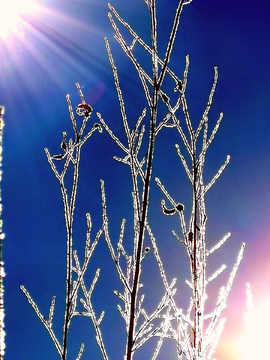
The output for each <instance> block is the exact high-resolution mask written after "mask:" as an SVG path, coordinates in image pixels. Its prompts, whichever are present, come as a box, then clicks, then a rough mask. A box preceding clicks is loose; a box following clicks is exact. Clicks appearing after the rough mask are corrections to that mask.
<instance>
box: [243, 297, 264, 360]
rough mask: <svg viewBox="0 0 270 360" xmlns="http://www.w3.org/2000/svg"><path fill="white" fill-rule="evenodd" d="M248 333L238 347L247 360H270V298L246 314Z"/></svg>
mask: <svg viewBox="0 0 270 360" xmlns="http://www.w3.org/2000/svg"><path fill="white" fill-rule="evenodd" d="M245 323H246V332H245V335H243V336H242V338H241V339H239V342H238V347H239V350H240V352H241V353H242V354H243V355H244V359H245V360H254V359H267V358H269V328H270V298H266V299H264V301H262V302H261V303H259V304H258V306H256V307H255V308H253V309H252V311H249V312H248V313H246V314H245Z"/></svg>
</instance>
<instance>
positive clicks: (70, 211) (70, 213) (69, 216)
mask: <svg viewBox="0 0 270 360" xmlns="http://www.w3.org/2000/svg"><path fill="white" fill-rule="evenodd" d="M80 151H81V146H80V145H79V146H78V147H76V159H75V162H74V170H73V184H72V190H71V195H70V203H69V202H68V195H67V190H66V188H65V186H64V180H63V179H62V182H61V184H60V185H61V192H62V197H63V204H64V211H65V222H66V231H67V268H66V309H65V319H64V325H63V348H62V349H63V350H62V360H66V359H67V337H68V330H69V325H70V308H71V301H72V298H71V293H72V290H71V287H72V252H73V241H72V226H73V217H74V210H75V201H76V194H77V186H78V178H79V162H80Z"/></svg>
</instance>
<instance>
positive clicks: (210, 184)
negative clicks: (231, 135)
mask: <svg viewBox="0 0 270 360" xmlns="http://www.w3.org/2000/svg"><path fill="white" fill-rule="evenodd" d="M230 159H231V157H230V155H228V156H227V158H226V160H225V162H224V164H223V165H222V166H221V167H220V168H219V170H218V172H217V173H216V175H215V176H214V177H213V179H212V180H211V181H210V182H209V183H208V184H207V185H206V186H205V192H207V191H208V190H209V189H210V188H211V186H213V185H214V183H215V182H216V180H217V179H218V178H219V177H220V175H221V174H222V173H223V171H224V169H225V168H226V166H227V165H228V164H229V162H230Z"/></svg>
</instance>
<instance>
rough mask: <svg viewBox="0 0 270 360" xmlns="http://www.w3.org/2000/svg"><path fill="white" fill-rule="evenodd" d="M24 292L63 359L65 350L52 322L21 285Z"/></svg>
mask: <svg viewBox="0 0 270 360" xmlns="http://www.w3.org/2000/svg"><path fill="white" fill-rule="evenodd" d="M20 288H21V290H22V292H23V293H24V295H25V296H26V298H27V300H28V302H29V304H30V305H31V306H32V308H33V309H34V310H35V313H36V314H37V317H38V318H39V320H40V321H41V322H42V324H43V325H44V326H45V328H46V330H47V331H48V333H49V335H50V337H51V339H52V341H53V342H54V345H55V348H56V350H57V352H58V354H59V355H60V357H62V355H63V349H62V347H61V345H60V343H59V341H58V340H57V338H56V336H55V334H54V331H53V330H52V326H51V323H50V321H48V320H46V319H45V317H44V316H43V315H42V314H41V312H40V311H39V308H38V306H37V304H36V303H35V302H34V300H33V299H32V297H31V295H30V294H29V292H28V291H27V290H26V288H25V287H24V286H23V285H21V286H20Z"/></svg>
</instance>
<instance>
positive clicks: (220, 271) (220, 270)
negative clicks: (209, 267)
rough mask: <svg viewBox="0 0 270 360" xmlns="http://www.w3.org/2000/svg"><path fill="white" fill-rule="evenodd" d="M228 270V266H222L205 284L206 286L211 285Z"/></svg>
mask: <svg viewBox="0 0 270 360" xmlns="http://www.w3.org/2000/svg"><path fill="white" fill-rule="evenodd" d="M226 268H227V266H226V265H224V264H223V265H221V266H220V268H219V269H218V270H216V271H215V272H214V273H213V274H212V275H211V276H210V277H209V278H208V279H207V280H206V282H205V285H207V284H209V283H210V282H211V281H213V280H215V279H216V278H217V277H218V276H219V275H220V274H221V273H222V272H223V271H224V270H225V269H226Z"/></svg>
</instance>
